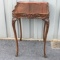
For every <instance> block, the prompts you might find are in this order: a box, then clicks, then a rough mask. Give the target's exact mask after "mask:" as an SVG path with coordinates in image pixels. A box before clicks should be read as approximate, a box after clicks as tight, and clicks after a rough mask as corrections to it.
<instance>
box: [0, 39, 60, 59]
mask: <svg viewBox="0 0 60 60" xmlns="http://www.w3.org/2000/svg"><path fill="white" fill-rule="evenodd" d="M46 53H47V58H44V57H43V42H40V41H19V56H18V57H15V41H14V40H9V41H8V40H0V60H60V50H58V49H52V48H51V45H50V42H47V44H46Z"/></svg>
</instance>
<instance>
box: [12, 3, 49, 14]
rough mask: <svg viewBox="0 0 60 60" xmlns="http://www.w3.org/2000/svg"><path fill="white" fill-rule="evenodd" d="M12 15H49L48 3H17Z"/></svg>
mask: <svg viewBox="0 0 60 60" xmlns="http://www.w3.org/2000/svg"><path fill="white" fill-rule="evenodd" d="M13 14H23V15H24V14H27V15H29V14H30V15H31V14H32V15H34V14H36V15H37V14H38V15H39V14H40V15H41V14H43V15H44V14H45V15H46V14H49V9H48V2H17V4H16V6H15V9H14V10H13Z"/></svg>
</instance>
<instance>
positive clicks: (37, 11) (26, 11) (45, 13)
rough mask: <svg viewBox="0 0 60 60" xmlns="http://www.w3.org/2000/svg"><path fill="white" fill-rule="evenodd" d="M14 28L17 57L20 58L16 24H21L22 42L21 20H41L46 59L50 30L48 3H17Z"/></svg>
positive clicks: (13, 12)
mask: <svg viewBox="0 0 60 60" xmlns="http://www.w3.org/2000/svg"><path fill="white" fill-rule="evenodd" d="M12 15H13V19H12V27H13V31H14V36H15V40H16V56H18V39H17V34H16V29H15V22H16V21H17V20H19V22H20V40H22V26H21V18H23V17H27V18H29V19H30V18H32V19H33V18H40V19H42V20H43V21H44V22H45V23H44V31H43V41H44V57H46V38H47V33H48V29H49V6H48V2H17V5H16V6H15V9H14V10H13V11H12Z"/></svg>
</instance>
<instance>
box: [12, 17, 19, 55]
mask: <svg viewBox="0 0 60 60" xmlns="http://www.w3.org/2000/svg"><path fill="white" fill-rule="evenodd" d="M15 22H16V18H13V19H12V27H13V31H14V36H15V40H16V56H18V39H17V34H16V29H15Z"/></svg>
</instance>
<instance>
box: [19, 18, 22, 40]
mask: <svg viewBox="0 0 60 60" xmlns="http://www.w3.org/2000/svg"><path fill="white" fill-rule="evenodd" d="M19 23H20V41H22V25H21V19H19Z"/></svg>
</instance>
